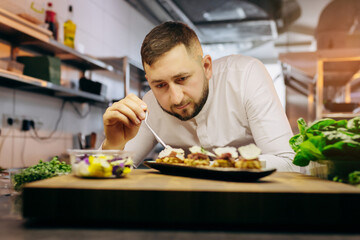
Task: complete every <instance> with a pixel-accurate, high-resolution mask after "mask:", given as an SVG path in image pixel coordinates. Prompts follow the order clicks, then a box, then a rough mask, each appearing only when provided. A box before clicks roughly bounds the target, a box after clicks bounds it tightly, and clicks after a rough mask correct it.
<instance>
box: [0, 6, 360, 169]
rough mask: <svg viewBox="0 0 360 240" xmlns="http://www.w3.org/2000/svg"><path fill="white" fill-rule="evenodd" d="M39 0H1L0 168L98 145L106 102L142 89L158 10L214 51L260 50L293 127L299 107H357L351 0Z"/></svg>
mask: <svg viewBox="0 0 360 240" xmlns="http://www.w3.org/2000/svg"><path fill="white" fill-rule="evenodd" d="M49 2H50V1H45V0H33V1H31V0H16V1H14V0H0V117H1V124H0V127H1V135H0V167H2V168H18V167H25V166H30V165H33V164H36V163H37V162H38V161H39V160H40V159H43V160H48V159H49V158H50V157H52V156H54V155H59V156H60V155H62V154H64V153H66V150H67V149H70V148H98V147H99V146H100V144H101V142H102V141H103V139H104V134H103V125H102V115H103V113H104V111H105V109H106V108H107V106H109V104H111V103H112V102H114V101H117V100H119V99H121V98H123V97H124V96H125V95H126V94H128V93H130V92H132V93H135V94H136V95H138V96H140V97H141V96H143V94H144V93H145V92H146V91H148V89H149V88H148V86H147V84H146V81H145V79H144V73H143V71H142V66H141V59H140V47H141V43H142V40H143V38H144V37H145V35H146V34H147V33H148V32H149V31H150V30H151V29H152V28H153V27H154V26H156V25H157V24H159V23H161V22H163V21H167V20H176V21H183V22H185V23H187V24H188V25H189V26H190V27H192V28H193V29H194V30H195V31H196V32H197V33H198V35H199V38H200V40H201V42H202V44H203V46H204V52H205V54H210V55H211V56H212V57H213V59H217V58H219V57H222V56H225V55H229V54H244V55H249V56H253V57H256V58H258V59H260V60H261V61H262V62H263V63H264V64H265V66H266V67H267V69H268V71H269V73H270V75H271V77H272V78H273V81H274V84H275V87H276V89H277V92H278V95H279V97H280V100H281V102H282V104H283V107H284V109H285V110H286V113H287V116H288V118H289V121H290V123H291V126H292V128H293V131H294V133H296V132H297V124H296V120H297V119H298V118H299V117H303V118H304V119H305V120H307V121H314V120H315V119H319V118H324V117H332V118H351V117H353V116H356V115H359V108H358V107H359V102H360V94H359V92H360V90H359V85H360V84H359V82H360V80H359V79H360V73H359V64H360V0H334V1H331V0H248V1H240V0H228V1H227V0H224V1H223V0H196V1H194V0H193V1H190V0H55V1H51V4H49ZM70 6H71V7H70ZM45 19H47V23H45ZM69 20H71V21H69ZM71 24H75V25H71ZM74 26H76V28H74V29H76V31H75V32H74V31H72V30H74V29H73V28H72V27H74ZM64 27H65V28H64ZM64 29H65V35H66V34H67V35H66V37H65V38H66V41H65V39H64ZM74 36H75V38H73V37H74ZM64 43H65V44H66V45H65V44H64ZM72 44H73V45H72ZM29 59H30V62H31V63H29ZM33 63H36V66H32V65H31V64H33Z"/></svg>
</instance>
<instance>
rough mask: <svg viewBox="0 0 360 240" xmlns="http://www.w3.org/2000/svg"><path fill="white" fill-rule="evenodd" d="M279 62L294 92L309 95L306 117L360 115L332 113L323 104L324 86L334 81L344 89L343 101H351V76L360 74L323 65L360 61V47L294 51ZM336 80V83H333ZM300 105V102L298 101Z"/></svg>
mask: <svg viewBox="0 0 360 240" xmlns="http://www.w3.org/2000/svg"><path fill="white" fill-rule="evenodd" d="M279 57H280V61H281V64H282V69H283V73H284V77H285V84H286V85H287V86H288V87H290V88H291V89H293V90H295V92H297V93H300V95H302V96H304V97H306V98H307V103H306V104H307V112H306V113H305V112H303V114H307V116H308V117H307V119H308V120H309V121H313V120H315V119H321V118H339V119H340V118H353V117H355V116H359V113H354V112H345V111H343V112H330V111H328V110H326V109H325V107H324V91H325V90H326V89H325V88H324V87H325V86H326V85H331V84H335V85H337V86H341V87H343V88H345V94H344V95H345V97H344V100H345V102H346V103H350V102H351V98H350V93H351V86H352V85H351V84H352V81H351V79H355V78H359V77H360V76H358V75H359V74H355V75H354V73H352V72H351V71H346V70H342V71H339V70H336V69H335V70H329V69H326V68H324V66H326V64H328V63H335V62H338V63H341V62H343V63H344V62H353V61H357V62H359V63H360V49H331V50H319V51H316V52H291V53H284V54H280V56H279ZM334 80H335V81H337V82H334ZM298 104H300V103H298Z"/></svg>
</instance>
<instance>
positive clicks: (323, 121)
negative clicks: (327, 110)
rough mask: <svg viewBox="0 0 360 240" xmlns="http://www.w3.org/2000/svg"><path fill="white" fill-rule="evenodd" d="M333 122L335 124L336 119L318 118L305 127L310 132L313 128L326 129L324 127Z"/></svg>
mask: <svg viewBox="0 0 360 240" xmlns="http://www.w3.org/2000/svg"><path fill="white" fill-rule="evenodd" d="M333 124H336V121H335V120H334V119H331V118H325V119H320V120H317V121H315V122H313V123H312V124H311V125H310V126H309V127H308V128H307V132H312V131H315V130H319V131H323V130H325V129H326V127H329V126H331V125H333Z"/></svg>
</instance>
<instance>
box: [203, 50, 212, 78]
mask: <svg viewBox="0 0 360 240" xmlns="http://www.w3.org/2000/svg"><path fill="white" fill-rule="evenodd" d="M202 65H203V68H204V73H205V77H206V79H207V80H209V79H210V78H211V76H212V59H211V57H210V55H205V57H203V60H202Z"/></svg>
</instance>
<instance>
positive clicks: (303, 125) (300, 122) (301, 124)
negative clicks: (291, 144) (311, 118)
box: [297, 118, 307, 135]
mask: <svg viewBox="0 0 360 240" xmlns="http://www.w3.org/2000/svg"><path fill="white" fill-rule="evenodd" d="M297 124H298V128H299V131H300V134H301V135H305V131H306V128H307V124H306V122H305V120H304V119H303V118H299V119H298V120H297Z"/></svg>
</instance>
